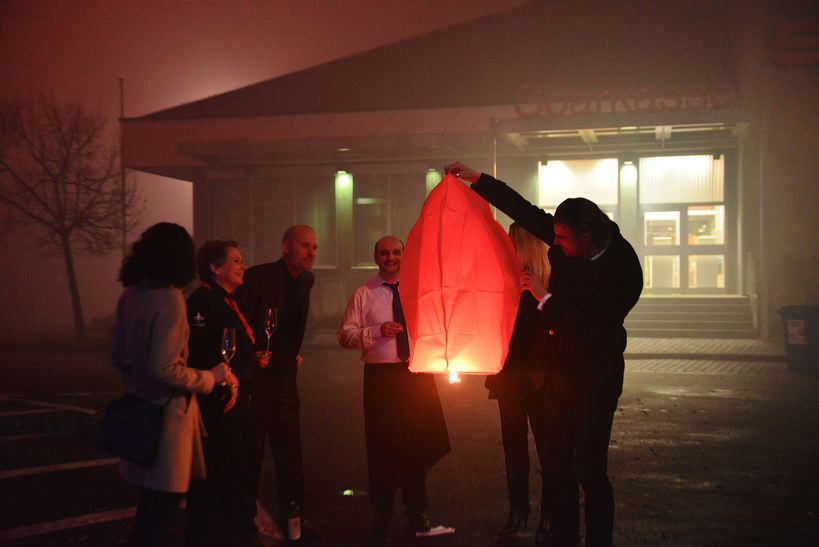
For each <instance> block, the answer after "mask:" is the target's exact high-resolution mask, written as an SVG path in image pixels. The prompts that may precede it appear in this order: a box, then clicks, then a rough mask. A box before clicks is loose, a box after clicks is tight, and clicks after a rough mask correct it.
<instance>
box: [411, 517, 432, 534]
mask: <svg viewBox="0 0 819 547" xmlns="http://www.w3.org/2000/svg"><path fill="white" fill-rule="evenodd" d="M429 529H430V525H429V519H428V518H427V516H426V515H425V514H423V513H419V514H417V515H407V532H408V533H410V534H411V535H415V534H416V532H429Z"/></svg>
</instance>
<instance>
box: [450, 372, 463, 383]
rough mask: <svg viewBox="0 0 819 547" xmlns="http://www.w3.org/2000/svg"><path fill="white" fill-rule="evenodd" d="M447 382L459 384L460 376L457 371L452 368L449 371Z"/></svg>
mask: <svg viewBox="0 0 819 547" xmlns="http://www.w3.org/2000/svg"><path fill="white" fill-rule="evenodd" d="M449 383H450V384H460V383H461V377H460V376H458V373H457V372H455V371H454V370H453V371H452V372H450V373H449Z"/></svg>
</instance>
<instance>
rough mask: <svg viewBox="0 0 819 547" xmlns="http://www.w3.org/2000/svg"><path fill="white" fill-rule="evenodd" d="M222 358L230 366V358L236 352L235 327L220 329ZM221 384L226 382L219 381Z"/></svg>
mask: <svg viewBox="0 0 819 547" xmlns="http://www.w3.org/2000/svg"><path fill="white" fill-rule="evenodd" d="M221 351H222V358H224V360H225V363H227V365H228V368H229V367H230V360H231V359H233V356H234V355H235V354H236V329H234V328H226V329H224V330H223V331H222V347H221ZM221 383H222V384H225V383H227V382H226V381H225V382H221Z"/></svg>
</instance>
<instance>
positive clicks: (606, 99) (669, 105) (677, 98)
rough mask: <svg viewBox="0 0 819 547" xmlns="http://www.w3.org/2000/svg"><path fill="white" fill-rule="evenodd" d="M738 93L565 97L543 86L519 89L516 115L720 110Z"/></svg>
mask: <svg viewBox="0 0 819 547" xmlns="http://www.w3.org/2000/svg"><path fill="white" fill-rule="evenodd" d="M736 102H737V91H736V88H735V87H734V85H733V84H730V83H727V82H722V83H716V84H711V85H704V84H693V85H691V86H688V87H679V86H669V87H667V88H663V89H652V88H650V87H641V88H638V89H624V90H611V89H607V90H604V91H601V92H599V93H586V92H577V93H572V94H564V93H560V92H552V91H549V90H548V89H547V88H546V87H544V86H543V85H541V84H524V85H522V86H520V87H519V88H518V91H517V103H516V104H515V112H516V114H517V115H518V117H519V118H538V117H544V118H549V117H556V116H583V115H597V114H621V113H631V112H672V111H692V110H720V109H725V108H729V107H731V106H734V105H735V104H736Z"/></svg>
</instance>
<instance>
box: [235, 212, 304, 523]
mask: <svg viewBox="0 0 819 547" xmlns="http://www.w3.org/2000/svg"><path fill="white" fill-rule="evenodd" d="M317 248H318V245H317V243H316V233H315V232H314V231H313V229H312V228H311V227H310V226H305V225H297V226H291V227H290V228H288V229H287V231H286V232H285V233H284V237H283V238H282V257H281V259H280V260H278V261H276V262H272V263H267V264H260V265H258V266H254V267H252V268H250V269H248V270H247V271H246V272H245V275H244V284H243V285H242V286H241V287H240V288H239V289H238V290H237V291H236V299H237V300H238V302H239V306H240V308H241V310H242V313H243V314H244V315H245V317H246V318H247V321H248V323H249V324H250V326H251V327H252V329H253V333H254V337H255V341H256V342H255V350H256V363H257V366H256V367H255V369H254V371H253V391H252V399H251V403H250V414H251V421H252V433H251V436H252V438H251V447H250V452H251V456H250V464H249V468H248V469H247V477H248V484H247V493H248V495H247V496H246V499H245V502H246V503H247V511H246V512H247V515H248V516H249V517H250V519H251V522H249V523H248V525H249V526H250V525H252V517H253V515H254V514H255V500H256V497H257V494H258V488H259V476H260V473H261V466H262V460H263V459H264V443H265V440H267V441H268V442H269V443H270V448H271V450H272V452H273V460H274V462H275V464H276V482H277V485H278V510H279V518H278V523H279V525H280V526H281V527H282V529H283V530H286V527H285V524H286V522H287V509H288V506H289V505H290V504H291V503H295V504H296V505H297V506H298V507H299V508H300V510H301V514H302V515H303V514H304V470H303V466H302V453H301V431H300V425H299V424H300V418H299V406H300V400H299V390H298V385H297V382H296V376H297V372H298V368H299V366H300V365H301V362H302V358H301V355H299V351H300V350H301V343H302V340H303V339H304V329H305V326H306V325H307V314H308V310H309V307H310V289H311V288H312V287H313V282H314V276H313V273H312V271H311V270H312V269H313V263H314V262H315V260H316V250H317ZM273 309H275V310H277V311H278V314H277V315H278V325H277V326H276V331H275V333H273V335H272V337H271V339H270V353H269V354H266V353H265V349H266V347H267V336H266V334H265V322H266V317H267V315H268V310H273ZM303 531H304V530H303Z"/></svg>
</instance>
